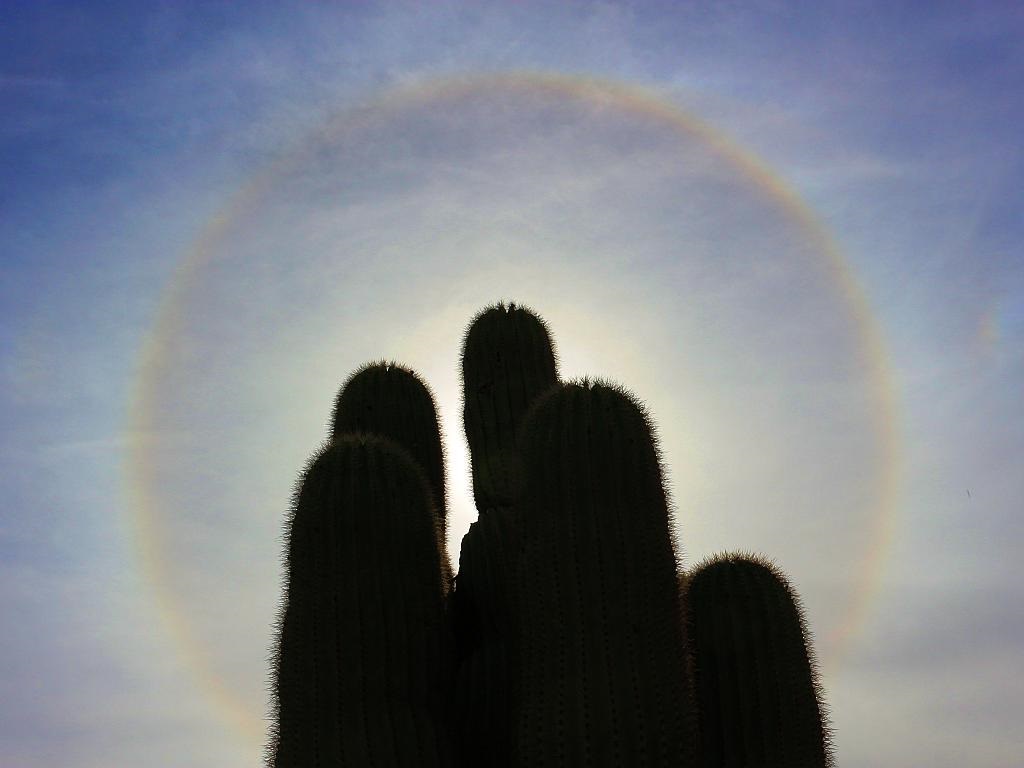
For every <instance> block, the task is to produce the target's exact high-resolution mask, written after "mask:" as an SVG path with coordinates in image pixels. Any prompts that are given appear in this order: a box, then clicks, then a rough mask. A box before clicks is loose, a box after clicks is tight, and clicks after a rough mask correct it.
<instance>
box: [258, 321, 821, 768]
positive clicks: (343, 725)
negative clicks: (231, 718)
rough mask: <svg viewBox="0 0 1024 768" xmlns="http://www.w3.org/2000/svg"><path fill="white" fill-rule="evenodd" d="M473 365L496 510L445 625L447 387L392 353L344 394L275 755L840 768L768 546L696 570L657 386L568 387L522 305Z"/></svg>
mask: <svg viewBox="0 0 1024 768" xmlns="http://www.w3.org/2000/svg"><path fill="white" fill-rule="evenodd" d="M462 362H463V378H464V400H463V402H464V418H465V426H466V436H467V439H468V442H469V445H470V450H471V452H472V462H473V490H474V496H475V499H476V502H477V507H478V513H479V517H478V520H477V521H476V522H475V523H474V524H473V526H472V527H471V528H470V531H469V533H468V534H467V535H466V537H465V538H464V539H463V542H462V552H461V559H460V570H459V574H458V576H457V578H456V579H455V580H454V590H453V591H451V592H450V593H448V594H447V599H448V603H447V609H446V610H447V619H446V620H445V621H443V620H442V613H443V611H444V610H445V608H444V607H443V606H444V605H445V603H444V600H445V595H446V592H447V586H448V585H449V579H448V569H447V555H446V553H445V548H444V540H443V535H442V534H443V525H444V522H443V521H444V518H445V515H444V509H445V492H444V467H443V456H442V454H441V448H440V436H439V431H438V427H437V419H436V409H435V407H434V404H433V399H432V397H431V396H430V393H429V390H428V389H427V388H426V385H425V384H423V383H422V382H421V381H419V379H418V378H417V377H416V376H415V375H414V374H413V373H412V372H411V371H409V370H408V369H405V368H402V367H401V366H397V365H395V364H393V363H380V362H378V363H374V364H371V365H369V366H365V367H364V368H362V369H360V370H359V371H357V372H356V373H355V374H354V375H353V376H352V377H351V378H350V379H349V380H348V381H347V382H346V385H345V387H344V388H343V389H342V391H341V393H340V394H339V396H338V399H337V401H336V404H335V412H334V416H333V417H332V440H331V442H330V443H329V444H328V445H327V446H326V447H325V448H323V449H322V450H321V451H320V452H319V453H318V454H317V455H316V456H315V457H314V459H313V461H312V462H311V464H310V466H309V468H308V469H307V471H306V473H305V475H304V479H303V481H302V484H301V489H300V491H299V492H298V493H297V496H296V500H295V504H294V511H293V516H292V519H291V523H290V526H291V533H290V542H289V551H288V556H287V567H288V588H287V595H286V604H285V608H284V610H283V612H282V614H281V620H280V624H281V626H280V635H279V645H278V649H277V652H276V656H275V679H274V682H275V691H276V694H277V702H278V720H277V723H276V730H275V732H274V734H273V736H274V739H273V741H272V748H271V750H270V752H269V759H270V762H271V763H272V765H273V766H274V767H275V768H286V767H290V766H312V765H324V766H326V765H338V766H347V765H360V766H362V765H375V766H413V765H415V766H421V765H423V766H427V765H439V766H441V765H456V764H458V765H462V766H465V768H470V767H472V768H476V766H482V765H486V766H491V767H493V766H510V767H511V766H530V768H532V767H533V766H548V767H549V768H550V767H552V766H564V767H566V768H568V767H569V766H658V767H659V768H660V767H662V766H664V767H665V768H668V767H669V766H673V768H675V767H677V766H704V767H705V768H712V767H714V768H731V767H732V766H748V765H749V766H764V767H766V768H783V766H785V767H786V768H824V767H825V766H830V765H831V748H830V744H829V740H828V728H827V727H826V725H825V724H824V717H823V715H824V712H823V703H822V701H821V691H820V687H819V686H818V684H817V682H816V678H815V675H814V664H813V654H812V652H811V649H810V647H809V642H808V640H807V635H806V631H805V626H804V624H803V620H802V618H801V616H800V612H799V610H798V608H797V601H796V596H795V593H794V592H793V590H792V589H791V588H790V587H789V586H788V584H787V583H786V581H785V579H784V578H783V577H782V575H781V573H780V572H778V571H777V570H776V569H774V567H773V566H770V565H768V564H767V561H765V560H763V559H759V558H756V557H743V556H737V555H727V556H721V557H719V558H716V559H713V560H712V561H710V562H709V563H707V564H706V565H704V566H702V567H701V568H698V569H697V570H696V571H694V572H693V573H692V574H686V573H685V572H683V571H682V569H681V568H680V564H679V562H678V559H677V556H676V553H675V551H674V549H673V542H672V537H671V536H670V534H669V529H670V526H669V509H668V500H667V495H666V491H665V487H664V484H663V481H662V475H661V459H660V454H659V451H658V447H657V442H656V435H655V432H654V427H653V424H652V423H651V420H650V419H649V417H648V415H647V413H646V411H645V410H644V408H643V407H642V405H641V404H640V403H639V401H638V400H637V399H636V398H635V397H634V396H633V395H631V394H630V393H629V392H627V391H626V390H624V389H623V388H622V387H619V386H618V385H614V384H611V383H608V382H604V381H600V380H598V381H594V382H592V381H590V380H588V379H584V380H583V381H578V382H567V383H566V382H559V381H558V380H557V365H556V360H555V356H554V351H553V344H552V342H551V337H550V334H549V333H548V331H547V328H546V326H545V325H544V323H543V321H541V320H540V318H539V317H537V316H536V315H535V314H534V313H532V312H530V311H529V310H527V309H525V308H523V307H521V306H516V305H514V304H511V305H508V306H506V305H504V304H498V305H496V306H492V307H488V308H486V309H485V310H484V311H483V312H481V313H480V314H478V315H477V316H476V318H474V321H473V323H472V324H471V325H470V327H469V329H468V332H467V334H466V337H465V340H464V351H463V361H462ZM452 635H453V637H452ZM451 640H454V649H455V650H454V653H455V658H454V661H452V657H451V656H450V655H449V654H450V653H451V652H452V651H451V649H452V646H451V643H450V641H451ZM450 664H454V666H455V669H454V670H452V669H451V668H450ZM449 695H451V696H452V701H453V705H452V706H451V708H448V706H447V705H446V702H447V699H448V696H449ZM449 736H451V738H452V739H453V740H454V745H451V744H450V743H449Z"/></svg>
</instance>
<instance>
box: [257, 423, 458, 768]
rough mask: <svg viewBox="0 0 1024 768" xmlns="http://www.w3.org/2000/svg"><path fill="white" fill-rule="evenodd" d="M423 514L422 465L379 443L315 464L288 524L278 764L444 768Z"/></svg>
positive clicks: (428, 499)
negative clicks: (432, 767) (434, 767)
mask: <svg viewBox="0 0 1024 768" xmlns="http://www.w3.org/2000/svg"><path fill="white" fill-rule="evenodd" d="M432 507H433V505H432V495H431V491H430V486H429V482H428V480H427V478H426V476H425V475H424V473H423V471H422V469H421V468H420V467H419V465H418V464H417V463H416V462H415V461H414V460H413V459H412V457H411V456H410V455H409V453H408V452H407V451H406V450H405V449H404V448H402V447H401V446H399V445H397V444H396V443H394V442H393V441H391V440H388V439H386V438H383V437H380V436H377V435H369V434H362V433H358V434H343V435H338V436H336V437H335V439H334V440H333V442H331V443H329V444H328V445H327V446H325V447H324V448H323V449H321V450H320V451H319V452H318V453H317V454H316V455H315V456H314V458H313V460H312V461H311V462H310V464H309V466H308V468H307V470H306V472H305V473H304V476H303V478H302V481H301V485H300V487H299V489H298V492H297V494H296V497H295V501H294V505H293V512H292V518H291V521H290V535H289V541H288V548H287V561H286V565H287V589H286V597H285V603H284V606H283V609H282V612H281V618H280V635H279V644H278V649H277V652H276V655H275V659H274V661H275V664H274V668H275V683H276V685H275V689H276V692H277V700H276V705H277V714H278V718H277V731H276V735H275V739H274V743H273V744H272V745H271V748H270V753H269V754H268V760H269V763H270V765H272V766H273V767H274V768H306V766H311V765H338V766H364V765H389V766H409V767H410V768H413V767H414V766H438V767H439V768H440V767H441V766H450V765H451V756H450V747H449V744H448V741H449V734H448V732H447V727H448V726H447V723H446V720H445V703H446V702H445V694H444V691H445V686H446V685H447V681H448V678H449V675H450V672H449V669H450V663H451V662H450V659H449V657H448V652H449V649H448V647H447V645H448V644H447V642H446V640H445V637H446V635H445V621H444V615H443V613H444V604H443V600H444V597H443V592H444V586H443V583H442V579H441V563H440V560H441V556H440V552H439V551H438V548H437V539H436V524H435V518H434V515H435V513H434V510H433V508H432ZM382 553H383V554H384V555H385V558H384V559H382V558H381V555H382Z"/></svg>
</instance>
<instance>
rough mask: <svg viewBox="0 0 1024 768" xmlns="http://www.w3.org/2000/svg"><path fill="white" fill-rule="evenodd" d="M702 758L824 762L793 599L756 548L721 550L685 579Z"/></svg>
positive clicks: (778, 765) (800, 766) (826, 749)
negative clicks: (753, 552) (748, 551)
mask: <svg viewBox="0 0 1024 768" xmlns="http://www.w3.org/2000/svg"><path fill="white" fill-rule="evenodd" d="M686 597H687V602H688V604H689V610H690V618H691V621H692V623H693V641H694V642H693V655H694V666H695V670H696V691H697V695H698V698H699V713H700V738H701V754H702V762H701V765H702V766H705V767H706V768H733V766H736V767H737V768H738V766H748V765H757V766H764V768H825V766H831V765H832V764H833V762H832V755H831V746H830V743H829V730H828V727H827V725H826V724H825V713H824V711H823V705H822V703H821V696H820V688H819V685H818V681H817V673H816V670H815V665H814V661H813V654H812V652H811V649H810V646H809V644H808V642H807V630H806V626H805V623H804V619H803V615H802V612H801V610H800V607H799V603H798V601H797V598H796V596H795V593H794V592H793V590H792V588H791V587H790V586H789V583H788V582H787V581H786V578H785V576H783V575H782V573H781V572H779V571H778V570H777V569H776V568H775V567H774V566H773V565H772V564H771V563H769V562H768V561H767V560H765V559H764V558H762V557H759V556H752V555H731V554H726V555H722V556H719V557H716V558H712V559H711V560H710V561H708V562H707V563H705V564H704V565H702V566H700V567H699V568H697V569H696V570H695V571H694V573H693V574H692V575H691V576H690V577H689V579H687V581H686Z"/></svg>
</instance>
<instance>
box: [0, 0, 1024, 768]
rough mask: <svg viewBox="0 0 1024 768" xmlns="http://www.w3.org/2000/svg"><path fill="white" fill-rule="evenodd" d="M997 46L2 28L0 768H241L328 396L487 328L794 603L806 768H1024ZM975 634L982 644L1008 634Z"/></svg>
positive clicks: (554, 18)
mask: <svg viewBox="0 0 1024 768" xmlns="http://www.w3.org/2000/svg"><path fill="white" fill-rule="evenodd" d="M1022 39H1024V10H1022V8H1021V6H1020V5H1019V4H1018V3H1013V2H978V3H962V2H928V3H915V2H832V1H831V0H826V2H819V3H780V2H773V1H769V0H764V2H759V1H757V0H752V1H750V2H720V3H714V4H711V3H688V2H682V3H653V2H652V3H640V2H637V3H625V2H603V3H576V2H561V3H556V2H547V3H539V2H515V3H512V2H509V3H462V2H454V1H452V2H441V1H439V2H394V3H380V4H370V3H337V4H331V3H292V4H288V3H267V4H261V3H245V4H240V3H217V2H210V3H187V2H174V3H145V4H143V3H113V2H112V3H103V4H100V3H95V4H88V3H80V4H64V3H49V2H31V3H20V2H7V3H5V4H4V5H3V7H2V9H0V113H2V115H3V118H2V120H0V427H2V428H0V476H2V477H3V487H4V491H5V495H6V503H5V504H4V507H3V514H2V517H0V611H2V614H3V615H4V616H5V617H6V620H5V621H4V622H3V631H2V632H0V659H3V661H2V663H0V681H2V682H0V762H2V763H3V764H4V765H5V766H12V768H43V767H44V766H45V768H64V767H67V768H92V767H93V766H96V767H99V766H104V767H106V766H111V765H131V764H145V765H150V766H154V768H165V767H167V768H171V767H177V766H195V767H196V768H205V767H206V766H218V768H221V767H222V766H243V765H255V764H258V763H259V760H260V759H261V754H262V745H263V743H264V739H265V736H266V725H267V719H266V718H267V713H268V706H269V699H268V691H267V685H268V666H267V659H268V656H269V653H270V648H271V645H272V642H273V637H272V624H273V621H274V617H275V614H276V611H277V606H278V601H279V599H280V597H281V585H282V577H283V569H282V564H281V544H282V535H283V523H284V519H285V515H286V514H287V511H288V507H289V503H290V498H291V493H292V490H293V487H294V485H295V482H296V480H297V478H298V476H299V473H300V471H301V469H302V467H303V465H304V464H305V462H306V460H307V459H308V457H309V456H310V455H311V454H313V453H314V452H315V451H316V449H317V448H318V447H319V446H320V445H321V443H322V441H323V440H324V438H325V437H326V428H327V427H326V425H327V422H328V419H329V416H330V410H331V405H332V402H333V398H334V396H335V395H336V393H337V390H338V387H339V386H340V384H341V383H342V382H343V381H344V379H345V378H346V376H347V375H348V374H349V373H350V372H351V371H353V370H354V369H356V368H358V367H359V366H360V365H362V364H363V363H365V362H368V361H370V360H375V359H389V360H395V361H398V362H402V363H403V364H406V365H408V366H410V367H412V368H413V369H414V370H416V371H417V372H418V373H419V374H421V375H422V376H423V378H424V379H425V380H426V381H427V382H428V384H429V385H430V387H431V389H432V391H433V393H434V395H435V398H436V400H437V405H438V410H439V413H440V417H441V424H442V430H443V434H444V440H445V450H446V454H447V460H448V466H447V473H448V474H447V484H448V489H447V494H448V506H449V510H450V512H449V515H450V518H449V519H450V524H449V537H448V551H449V555H450V557H451V559H452V560H453V562H455V563H457V562H458V552H459V545H460V541H461V537H462V535H464V533H465V531H466V529H467V528H468V526H469V525H470V523H471V522H472V521H473V520H474V519H475V517H476V511H475V509H474V507H473V501H472V494H471V486H470V480H469V468H468V456H467V449H466V445H465V440H464V436H463V433H462V423H461V401H460V390H459V388H460V372H459V353H460V349H459V345H460V343H461V339H462V335H463V333H464V331H465V328H466V326H467V324H468V323H469V321H470V319H471V318H472V317H473V315H474V314H475V313H476V312H477V311H479V310H480V309H482V308H484V307H485V306H487V305H489V304H492V303H494V302H496V301H499V300H506V301H509V300H511V301H516V302H520V303H522V304H525V305H526V306H528V307H531V308H532V309H534V310H535V311H537V312H538V313H539V314H540V315H541V316H542V317H543V318H544V319H545V321H546V322H547V323H548V325H549V326H550V328H551V330H552V332H553V336H554V343H555V347H556V351H557V353H558V357H559V363H560V374H561V376H562V377H563V378H565V379H571V378H574V377H581V376H585V375H587V376H592V377H594V376H597V377H603V378H606V379H609V380H611V381H614V382H617V383H620V384H622V385H624V386H625V387H627V388H628V389H630V391H632V392H634V393H635V394H636V395H637V396H638V397H639V398H640V399H641V400H642V401H643V402H644V403H645V405H646V407H647V408H648V410H649V412H650V414H651V417H652V419H653V421H654V423H655V424H656V427H657V429H658V438H659V441H660V446H661V451H662V458H663V464H664V466H663V471H664V476H665V481H666V485H667V486H668V488H669V491H670V494H671V498H672V506H673V511H674V519H673V527H674V531H675V533H676V536H677V543H678V546H679V549H680V552H681V553H682V554H683V559H684V565H685V566H686V567H693V566H694V565H695V564H697V563H699V562H700V561H701V560H702V559H703V558H705V557H708V556H710V555H713V554H714V553H717V552H723V551H754V552H761V553H763V554H765V555H766V556H768V557H769V558H771V559H772V560H773V561H774V562H775V563H776V565H777V566H778V567H779V568H781V569H782V570H783V571H784V572H785V573H787V574H788V575H789V577H790V579H791V581H792V582H793V584H794V585H795V587H796V589H797V590H798V592H799V594H800V597H801V600H802V602H803V605H804V608H805V612H806V616H807V620H808V623H809V626H810V629H811V632H812V636H813V644H814V649H815V652H816V655H817V657H818V659H819V661H820V663H821V672H822V683H823V686H824V690H825V699H826V702H827V705H828V707H829V710H830V717H831V724H832V726H833V728H834V731H835V744H836V753H837V762H838V765H839V766H841V767H842V768H869V767H871V766H889V767H892V768H898V767H901V766H908V767H909V766H919V765H930V766H933V768H945V767H946V766H949V767H952V766H957V767H958V768H959V766H963V765H971V766H974V767H975V768H987V767H989V766H991V767H992V768H996V767H997V766H998V767H1000V768H1002V767H1004V766H1009V765H1015V764H1019V763H1021V761H1022V760H1024V737H1022V736H1021V735H1020V728H1019V723H1020V722H1021V721H1022V720H1024V701H1022V700H1021V697H1020V694H1019V682H1018V681H1019V680H1020V679H1022V677H1024V618H1022V616H1024V614H1021V612H1020V610H1019V606H1020V605H1022V604H1024V600H1022V598H1024V579H1022V578H1021V576H1022V571H1021V566H1020V565H1019V553H1020V551H1022V546H1024V522H1022V521H1021V519H1020V516H1019V512H1020V505H1021V501H1020V500H1021V499H1022V498H1024V471H1021V470H1022V467H1021V457H1022V456H1024V419H1022V418H1021V417H1022V415H1024V414H1022V407H1021V402H1022V401H1021V396H1020V393H1021V392H1022V391H1024V253H1022V250H1021V245H1020V243H1021V242H1022V240H1024V217H1021V215H1020V212H1019V208H1020V202H1021V200H1024V157H1022V151H1021V139H1020V126H1021V124H1022V123H1024V98H1022V96H1021V94H1022V93H1024V46H1022V45H1021V43H1020V41H1021V40H1022ZM1013 606H1017V608H1014V607H1013Z"/></svg>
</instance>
